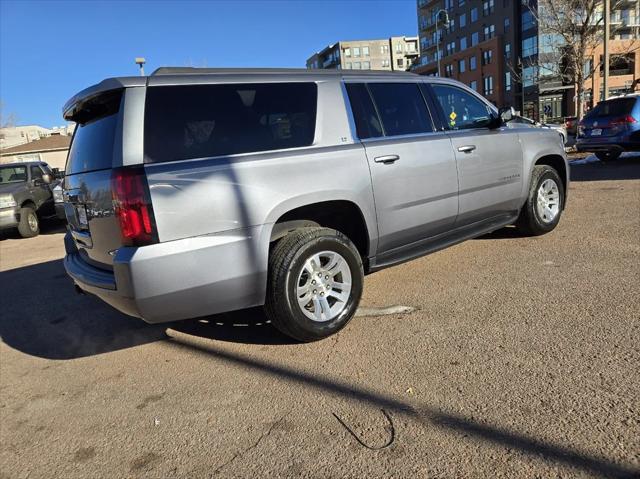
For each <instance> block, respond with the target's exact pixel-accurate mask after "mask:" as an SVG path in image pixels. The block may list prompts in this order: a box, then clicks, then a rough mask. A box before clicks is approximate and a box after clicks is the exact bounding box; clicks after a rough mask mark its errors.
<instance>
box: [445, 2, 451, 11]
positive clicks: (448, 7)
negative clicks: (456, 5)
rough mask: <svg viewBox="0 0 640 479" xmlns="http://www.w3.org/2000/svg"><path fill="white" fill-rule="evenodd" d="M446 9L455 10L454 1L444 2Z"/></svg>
mask: <svg viewBox="0 0 640 479" xmlns="http://www.w3.org/2000/svg"><path fill="white" fill-rule="evenodd" d="M444 9H445V10H449V11H451V10H453V0H444Z"/></svg>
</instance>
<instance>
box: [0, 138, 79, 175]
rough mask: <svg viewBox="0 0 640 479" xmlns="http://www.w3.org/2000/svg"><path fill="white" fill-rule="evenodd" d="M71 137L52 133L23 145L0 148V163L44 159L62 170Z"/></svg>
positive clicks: (52, 166)
mask: <svg viewBox="0 0 640 479" xmlns="http://www.w3.org/2000/svg"><path fill="white" fill-rule="evenodd" d="M70 144H71V137H70V136H66V135H52V136H47V137H44V138H42V139H39V140H35V141H32V142H29V143H25V144H24V145H18V146H13V147H11V148H5V149H2V150H0V163H13V162H18V161H44V162H45V163H48V164H49V166H50V167H51V168H60V169H61V170H64V166H65V163H66V161H67V153H68V152H69V145H70Z"/></svg>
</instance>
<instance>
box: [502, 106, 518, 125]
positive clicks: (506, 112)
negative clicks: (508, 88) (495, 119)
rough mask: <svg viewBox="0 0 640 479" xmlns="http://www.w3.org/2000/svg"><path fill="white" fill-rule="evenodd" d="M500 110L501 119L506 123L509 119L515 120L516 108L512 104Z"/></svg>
mask: <svg viewBox="0 0 640 479" xmlns="http://www.w3.org/2000/svg"><path fill="white" fill-rule="evenodd" d="M499 112H500V119H501V120H502V121H503V122H504V123H507V122H508V121H511V120H513V117H515V116H516V110H515V108H513V107H512V106H510V107H507V108H500V110H499Z"/></svg>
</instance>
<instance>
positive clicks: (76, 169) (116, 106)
mask: <svg viewBox="0 0 640 479" xmlns="http://www.w3.org/2000/svg"><path fill="white" fill-rule="evenodd" d="M121 100H122V92H111V93H108V94H106V95H103V96H102V97H100V98H96V99H93V100H92V101H91V102H88V103H87V104H85V105H83V107H82V108H83V109H82V110H80V111H79V112H77V113H76V114H75V115H74V117H73V118H72V119H73V120H75V121H76V122H77V124H76V130H75V133H74V135H73V141H72V142H71V149H70V150H69V157H68V159H67V167H66V171H65V173H66V174H67V175H72V174H75V173H84V172H87V171H94V170H104V169H107V168H111V167H112V164H113V147H114V143H115V140H116V128H117V125H118V119H119V115H118V112H119V111H120V103H121Z"/></svg>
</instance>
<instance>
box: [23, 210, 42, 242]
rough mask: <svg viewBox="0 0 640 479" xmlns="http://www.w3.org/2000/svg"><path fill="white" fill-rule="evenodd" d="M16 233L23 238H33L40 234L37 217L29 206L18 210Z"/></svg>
mask: <svg viewBox="0 0 640 479" xmlns="http://www.w3.org/2000/svg"><path fill="white" fill-rule="evenodd" d="M18 233H20V236H22V237H23V238H33V237H34V236H38V233H40V222H39V221H38V215H37V214H36V211H35V209H34V208H33V207H31V206H25V207H23V208H20V223H18Z"/></svg>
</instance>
